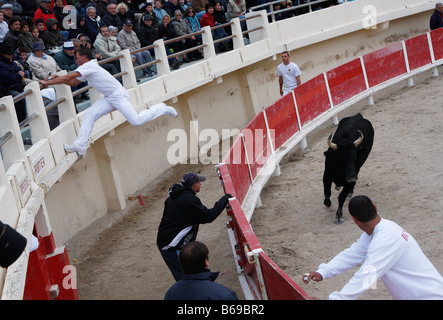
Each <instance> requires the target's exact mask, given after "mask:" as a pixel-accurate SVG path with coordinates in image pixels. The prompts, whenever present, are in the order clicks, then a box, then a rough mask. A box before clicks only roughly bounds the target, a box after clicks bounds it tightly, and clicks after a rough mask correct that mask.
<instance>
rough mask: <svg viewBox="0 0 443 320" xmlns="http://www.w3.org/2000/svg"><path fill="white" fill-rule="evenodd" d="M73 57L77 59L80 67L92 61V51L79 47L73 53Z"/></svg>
mask: <svg viewBox="0 0 443 320" xmlns="http://www.w3.org/2000/svg"><path fill="white" fill-rule="evenodd" d="M75 57H76V58H77V64H78V65H79V66H81V65H83V64H85V63H86V62H89V61H90V60H92V59H93V54H92V50H91V49H89V48H88V47H80V48H78V50H77V52H76V53H75Z"/></svg>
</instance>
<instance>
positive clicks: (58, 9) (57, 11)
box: [52, 0, 69, 31]
mask: <svg viewBox="0 0 443 320" xmlns="http://www.w3.org/2000/svg"><path fill="white" fill-rule="evenodd" d="M63 1H64V0H55V2H54V7H53V8H52V12H53V13H54V16H55V19H57V22H58V26H59V29H60V31H62V30H65V28H64V27H63V19H64V18H65V17H66V16H67V15H68V14H69V13H68V12H66V13H63V9H64V7H65V4H64V3H63Z"/></svg>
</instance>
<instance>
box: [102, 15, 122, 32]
mask: <svg viewBox="0 0 443 320" xmlns="http://www.w3.org/2000/svg"><path fill="white" fill-rule="evenodd" d="M102 21H103V23H104V24H105V25H107V26H108V27H109V26H114V27H116V28H117V29H118V31H120V30H121V29H122V28H123V21H121V20H120V18H119V17H118V15H112V14H110V13H109V12H106V14H105V15H104V16H103V18H102Z"/></svg>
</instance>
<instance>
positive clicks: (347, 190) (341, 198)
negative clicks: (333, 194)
mask: <svg viewBox="0 0 443 320" xmlns="http://www.w3.org/2000/svg"><path fill="white" fill-rule="evenodd" d="M354 186H355V182H353V183H347V184H345V185H344V186H343V189H342V191H341V192H340V194H339V195H338V209H337V212H336V213H335V223H336V224H340V223H343V222H344V219H343V205H344V203H345V200H346V198H347V197H348V194H352V192H353V191H354Z"/></svg>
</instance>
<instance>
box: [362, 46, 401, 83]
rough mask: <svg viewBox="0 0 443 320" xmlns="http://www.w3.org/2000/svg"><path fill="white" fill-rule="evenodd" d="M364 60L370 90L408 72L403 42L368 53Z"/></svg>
mask: <svg viewBox="0 0 443 320" xmlns="http://www.w3.org/2000/svg"><path fill="white" fill-rule="evenodd" d="M363 60H364V64H365V69H366V75H367V78H368V84H369V87H370V88H372V87H374V86H376V85H378V84H380V83H383V82H385V81H387V80H390V79H393V78H395V77H397V76H399V75H401V74H404V73H406V71H407V69H406V62H405V56H404V52H403V46H402V44H401V42H399V43H394V44H392V45H390V46H388V47H385V48H383V49H380V50H377V51H374V52H371V53H368V54H367V55H365V56H364V57H363Z"/></svg>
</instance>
